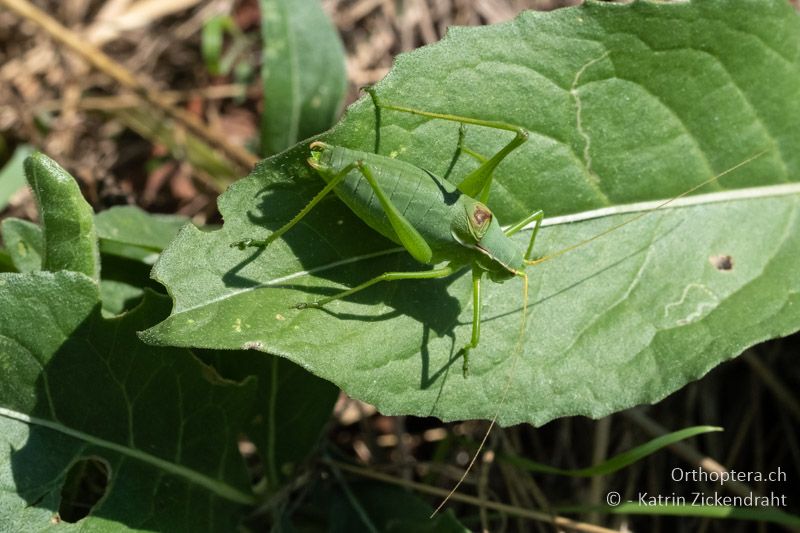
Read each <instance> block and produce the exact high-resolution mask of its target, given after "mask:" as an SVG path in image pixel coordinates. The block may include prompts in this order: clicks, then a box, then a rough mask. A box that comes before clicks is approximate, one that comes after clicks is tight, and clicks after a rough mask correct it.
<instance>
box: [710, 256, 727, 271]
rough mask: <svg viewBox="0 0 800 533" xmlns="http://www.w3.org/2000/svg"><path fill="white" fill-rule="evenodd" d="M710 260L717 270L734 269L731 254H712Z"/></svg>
mask: <svg viewBox="0 0 800 533" xmlns="http://www.w3.org/2000/svg"><path fill="white" fill-rule="evenodd" d="M708 260H709V262H711V264H712V265H714V268H716V269H717V270H733V257H731V256H729V255H712V256H711V257H709V258H708Z"/></svg>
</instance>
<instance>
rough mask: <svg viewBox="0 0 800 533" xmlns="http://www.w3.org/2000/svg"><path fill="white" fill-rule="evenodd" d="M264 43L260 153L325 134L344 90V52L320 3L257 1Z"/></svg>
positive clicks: (337, 108) (303, 0)
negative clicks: (321, 133) (323, 132)
mask: <svg viewBox="0 0 800 533" xmlns="http://www.w3.org/2000/svg"><path fill="white" fill-rule="evenodd" d="M259 6H260V8H261V35H262V38H263V41H264V43H263V49H262V63H261V79H262V84H263V86H264V112H263V113H262V114H261V152H262V153H263V154H264V155H272V154H276V153H278V152H281V151H283V150H285V149H286V148H289V147H290V146H292V145H293V144H295V143H297V142H298V141H301V140H303V139H305V138H307V137H310V136H312V135H316V134H318V133H320V132H322V131H324V130H326V129H328V128H330V127H331V126H332V125H333V123H334V122H335V121H336V117H337V116H338V115H339V109H340V108H341V105H342V100H343V99H344V92H345V89H346V84H347V73H346V71H345V58H344V46H343V45H342V41H341V39H340V38H339V34H338V33H337V31H336V28H334V26H333V23H332V22H331V21H330V20H329V19H328V17H327V15H326V14H325V12H324V11H323V10H322V6H321V4H320V3H319V0H259Z"/></svg>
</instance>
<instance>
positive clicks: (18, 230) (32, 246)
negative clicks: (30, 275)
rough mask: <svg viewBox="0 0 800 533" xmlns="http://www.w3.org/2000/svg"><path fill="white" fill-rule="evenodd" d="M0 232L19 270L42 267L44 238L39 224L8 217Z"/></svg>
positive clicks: (33, 269)
mask: <svg viewBox="0 0 800 533" xmlns="http://www.w3.org/2000/svg"><path fill="white" fill-rule="evenodd" d="M0 233H1V234H2V236H3V242H4V243H5V246H6V250H8V255H9V257H10V258H11V262H12V264H13V265H14V269H15V270H16V271H17V272H23V273H24V272H37V271H39V270H41V269H42V253H43V252H44V238H43V237H42V229H41V228H40V227H39V226H37V225H36V224H34V223H33V222H28V221H27V220H21V219H19V218H7V219H5V220H3V221H2V223H0Z"/></svg>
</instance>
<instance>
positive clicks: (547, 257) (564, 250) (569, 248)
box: [525, 150, 767, 266]
mask: <svg viewBox="0 0 800 533" xmlns="http://www.w3.org/2000/svg"><path fill="white" fill-rule="evenodd" d="M765 153H767V150H762V151H760V152H758V153H756V154H753V155H751V156H750V157H748V158H747V159H745V160H744V161H741V162H739V163H737V164H735V165H734V166H732V167H730V168H729V169H727V170H723V171H722V172H720V173H719V174H717V175H716V176H713V177H711V178H708V179H707V180H705V181H703V182H701V183H699V184H697V185H695V186H694V187H692V188H690V189H688V190H686V191H683V192H682V193H681V194H679V195H678V196H674V197H672V198H670V199H669V200H665V201H664V202H663V203H661V204H659V205H658V206H656V207H654V208H653V209H650V210H649V211H644V212H643V213H639V214H638V215H635V216H633V217H631V218H629V219H628V220H624V221H622V222H620V223H619V224H615V225H613V226H611V227H610V228H608V229H607V230H605V231H601V232H600V233H598V234H597V235H595V236H593V237H589V238H588V239H585V240H583V241H581V242H579V243H577V244H573V245H571V246H567V247H566V248H562V249H561V250H558V251H557V252H553V253H552V254H549V255H545V256H544V257H540V258H539V259H533V260H530V261H526V262H525V264H526V265H528V266H533V265H538V264H540V263H544V262H545V261H550V260H551V259H555V258H556V257H558V256H561V255H564V254H565V253H567V252H571V251H573V250H576V249H578V248H582V247H583V246H586V245H587V244H589V243H590V242H593V241H595V240H597V239H599V238H601V237H605V236H606V235H608V234H609V233H612V232H614V231H617V230H618V229H620V228H621V227H623V226H627V225H628V224H630V223H631V222H636V221H637V220H639V219H641V218H644V217H646V216H648V215H651V214H653V213H655V212H656V211H658V210H659V209H663V208H665V207H667V206H668V205H669V204H671V203H672V202H674V201H676V200H679V199H680V198H683V197H684V196H688V195H690V194H692V193H693V192H695V191H696V190H698V189H700V188H702V187H705V186H706V185H708V184H709V183H712V182H714V181H716V180H718V179H720V178H721V177H723V176H725V175H727V174H730V173H731V172H733V171H734V170H737V169H738V168H741V167H743V166H744V165H747V164H748V163H751V162H752V161H754V160H756V159H758V158H759V157H761V156H762V155H764V154H765Z"/></svg>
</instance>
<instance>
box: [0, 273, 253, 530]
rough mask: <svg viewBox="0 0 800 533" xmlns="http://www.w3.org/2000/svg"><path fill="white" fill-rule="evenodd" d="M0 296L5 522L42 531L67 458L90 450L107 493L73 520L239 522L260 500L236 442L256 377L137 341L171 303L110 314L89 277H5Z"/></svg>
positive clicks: (0, 503)
mask: <svg viewBox="0 0 800 533" xmlns="http://www.w3.org/2000/svg"><path fill="white" fill-rule="evenodd" d="M0 292H1V293H2V300H3V302H7V303H8V304H9V305H4V306H3V307H2V309H1V310H0V314H2V320H0V364H1V365H2V367H3V368H4V369H5V374H4V376H5V377H4V379H3V381H2V382H1V383H0V426H2V429H0V435H3V441H4V449H5V450H6V455H5V457H3V458H2V460H0V472H2V473H0V480H2V481H1V482H0V484H1V485H2V491H1V492H0V509H2V512H1V513H0V514H2V516H3V517H4V521H5V524H6V526H7V527H10V528H11V529H14V530H19V531H22V530H30V529H31V528H34V529H38V530H44V529H47V527H48V525H50V524H51V519H52V518H53V516H54V514H55V512H56V510H57V509H58V508H59V499H60V494H61V490H62V484H63V483H64V481H65V476H66V475H67V472H68V470H69V469H70V466H71V465H72V464H73V463H75V462H76V461H79V460H81V459H86V458H91V459H95V460H98V461H101V462H102V463H103V464H105V465H107V471H108V472H109V473H110V474H109V476H110V483H109V489H108V492H107V494H106V495H105V497H104V499H102V500H101V501H100V502H99V503H98V504H97V505H96V506H95V508H94V510H93V511H92V514H91V516H90V517H88V518H86V519H85V520H84V521H82V522H80V525H76V526H75V527H76V529H77V528H81V527H95V528H99V529H102V530H109V531H111V530H123V529H125V530H141V531H189V530H193V531H231V530H233V529H234V528H235V527H236V524H237V523H238V521H239V520H240V519H241V517H242V516H243V513H244V512H245V511H246V510H247V509H248V506H249V503H251V502H252V501H253V497H252V494H251V491H250V485H249V481H248V478H247V473H246V470H245V468H244V464H243V461H242V458H241V456H240V455H239V454H238V451H237V449H236V445H237V435H238V433H239V432H240V431H241V430H242V428H243V427H244V426H245V422H246V418H247V416H249V413H250V412H251V408H252V405H253V399H254V393H255V380H248V381H247V382H244V383H242V384H236V383H234V382H230V381H227V380H224V379H222V378H220V377H219V376H218V375H217V374H216V373H215V372H214V371H213V370H212V369H211V368H209V367H205V366H203V365H201V364H199V363H198V361H197V360H196V359H194V358H193V357H192V356H191V355H190V354H189V353H188V352H186V351H185V350H178V349H168V348H161V349H159V348H153V347H148V346H146V345H144V344H142V343H141V342H140V341H139V340H138V339H137V337H136V331H137V330H139V329H142V328H144V327H146V326H147V325H148V324H151V323H152V321H153V320H154V319H155V318H157V317H158V316H163V315H164V314H166V312H167V307H168V301H167V300H166V299H165V298H163V297H160V296H155V295H153V294H152V293H149V294H148V296H147V297H146V298H145V300H144V301H143V302H142V304H141V305H140V306H139V307H137V308H136V309H135V310H134V311H132V312H130V313H128V314H126V315H124V316H122V317H119V318H115V319H112V320H105V319H103V318H101V316H100V310H99V302H98V294H97V288H96V285H95V284H94V283H93V282H92V281H91V280H90V279H89V278H87V277H85V276H83V275H82V274H78V273H72V272H58V273H45V272H41V273H36V274H25V275H23V274H3V275H0ZM175 509H181V512H175ZM58 527H61V528H63V527H65V525H64V524H61V525H59V526H58Z"/></svg>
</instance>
